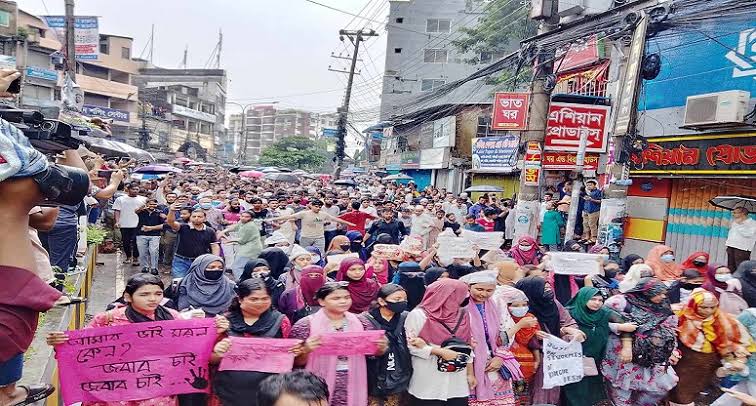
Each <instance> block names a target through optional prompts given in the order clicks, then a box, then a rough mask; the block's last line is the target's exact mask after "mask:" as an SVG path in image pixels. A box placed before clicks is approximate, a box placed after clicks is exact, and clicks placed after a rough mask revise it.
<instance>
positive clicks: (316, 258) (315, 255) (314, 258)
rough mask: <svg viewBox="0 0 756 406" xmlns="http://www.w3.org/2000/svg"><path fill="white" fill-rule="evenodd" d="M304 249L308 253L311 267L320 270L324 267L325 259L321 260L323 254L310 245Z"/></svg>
mask: <svg viewBox="0 0 756 406" xmlns="http://www.w3.org/2000/svg"><path fill="white" fill-rule="evenodd" d="M305 249H306V250H307V252H309V253H310V256H311V258H310V262H312V264H313V265H317V266H319V267H321V268H322V267H324V266H325V258H323V253H322V252H320V248H318V247H316V246H314V245H310V246H309V247H306V248H305Z"/></svg>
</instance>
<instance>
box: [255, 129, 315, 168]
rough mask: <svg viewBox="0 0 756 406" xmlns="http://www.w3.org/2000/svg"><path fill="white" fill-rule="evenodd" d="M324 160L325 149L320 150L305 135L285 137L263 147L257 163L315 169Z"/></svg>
mask: <svg viewBox="0 0 756 406" xmlns="http://www.w3.org/2000/svg"><path fill="white" fill-rule="evenodd" d="M325 161H326V157H325V151H322V150H320V149H319V148H318V147H317V145H316V143H315V142H314V141H313V140H311V139H309V138H307V137H286V138H283V139H281V140H280V141H278V142H276V143H275V144H273V145H271V146H269V147H266V148H264V149H263V150H262V153H261V154H260V161H259V163H260V165H264V166H280V167H287V168H292V169H304V170H306V171H316V170H319V169H320V168H321V167H322V166H323V164H324V163H325Z"/></svg>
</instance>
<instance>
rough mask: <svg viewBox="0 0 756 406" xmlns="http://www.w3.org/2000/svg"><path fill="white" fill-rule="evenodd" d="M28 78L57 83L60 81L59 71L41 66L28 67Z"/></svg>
mask: <svg viewBox="0 0 756 406" xmlns="http://www.w3.org/2000/svg"><path fill="white" fill-rule="evenodd" d="M26 77H28V78H36V79H42V80H48V81H51V82H56V81H57V80H58V71H55V70H52V69H47V68H42V67H39V66H27V67H26Z"/></svg>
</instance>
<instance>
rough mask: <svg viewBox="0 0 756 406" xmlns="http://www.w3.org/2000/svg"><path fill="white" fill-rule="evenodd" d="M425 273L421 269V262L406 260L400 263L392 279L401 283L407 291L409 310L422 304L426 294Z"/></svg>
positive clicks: (393, 281)
mask: <svg viewBox="0 0 756 406" xmlns="http://www.w3.org/2000/svg"><path fill="white" fill-rule="evenodd" d="M424 276H425V274H424V273H423V272H422V269H420V264H418V263H417V262H414V261H404V262H402V263H400V264H399V266H398V269H397V272H396V273H395V274H394V279H393V280H392V281H391V282H392V283H395V284H397V285H400V286H401V287H402V288H404V290H405V291H406V292H407V301H408V302H409V307H408V308H409V310H412V309H414V308H415V306H417V305H418V304H420V301H422V300H423V295H424V294H425V280H424V279H423V278H424Z"/></svg>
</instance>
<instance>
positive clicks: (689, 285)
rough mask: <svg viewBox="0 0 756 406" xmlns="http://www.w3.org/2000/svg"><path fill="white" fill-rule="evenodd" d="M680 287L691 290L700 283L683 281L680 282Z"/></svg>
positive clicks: (699, 285)
mask: <svg viewBox="0 0 756 406" xmlns="http://www.w3.org/2000/svg"><path fill="white" fill-rule="evenodd" d="M680 287H682V288H683V289H685V290H693V289H696V288H700V287H701V284H700V283H689V282H683V283H681V284H680Z"/></svg>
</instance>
